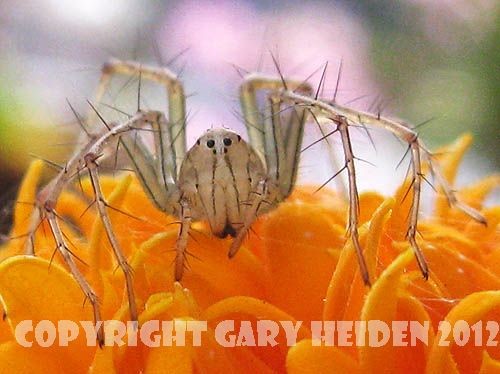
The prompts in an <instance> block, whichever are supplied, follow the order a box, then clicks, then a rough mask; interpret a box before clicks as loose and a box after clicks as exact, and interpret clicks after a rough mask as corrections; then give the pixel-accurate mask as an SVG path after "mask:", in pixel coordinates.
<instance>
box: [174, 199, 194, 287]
mask: <svg viewBox="0 0 500 374" xmlns="http://www.w3.org/2000/svg"><path fill="white" fill-rule="evenodd" d="M180 206H181V225H180V229H179V235H178V237H177V241H176V243H175V280H176V281H180V280H181V279H182V275H183V274H184V265H185V260H186V248H187V242H188V237H189V229H190V227H191V209H190V207H189V201H188V200H187V199H184V198H183V199H181V201H180Z"/></svg>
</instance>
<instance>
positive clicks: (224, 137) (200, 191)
mask: <svg viewBox="0 0 500 374" xmlns="http://www.w3.org/2000/svg"><path fill="white" fill-rule="evenodd" d="M265 174H266V171H265V167H264V164H263V163H262V161H261V159H260V157H259V156H258V155H257V153H256V152H255V151H254V149H253V148H252V147H251V146H250V145H249V144H248V143H247V142H245V141H244V140H243V139H242V138H241V136H240V135H238V134H236V133H235V132H233V131H230V130H226V129H211V130H208V131H207V132H206V133H205V134H204V135H203V136H201V137H200V138H199V139H198V140H197V141H196V143H195V144H194V145H193V147H192V148H191V149H190V150H189V151H188V152H187V154H186V157H185V159H184V162H183V163H182V166H181V170H180V174H179V182H178V185H179V189H180V191H181V194H182V196H183V197H184V198H186V199H188V200H189V201H191V215H192V217H193V219H196V220H202V219H206V220H207V221H208V222H209V224H210V228H211V231H212V233H213V234H214V235H216V236H218V237H221V238H224V237H226V236H228V235H230V236H232V237H235V236H236V235H237V233H238V231H239V229H240V228H241V227H242V225H243V221H244V218H245V214H246V212H247V209H248V205H249V204H250V202H251V201H252V198H253V196H252V191H254V190H255V189H256V187H257V184H258V183H259V181H261V180H262V179H263V178H265Z"/></svg>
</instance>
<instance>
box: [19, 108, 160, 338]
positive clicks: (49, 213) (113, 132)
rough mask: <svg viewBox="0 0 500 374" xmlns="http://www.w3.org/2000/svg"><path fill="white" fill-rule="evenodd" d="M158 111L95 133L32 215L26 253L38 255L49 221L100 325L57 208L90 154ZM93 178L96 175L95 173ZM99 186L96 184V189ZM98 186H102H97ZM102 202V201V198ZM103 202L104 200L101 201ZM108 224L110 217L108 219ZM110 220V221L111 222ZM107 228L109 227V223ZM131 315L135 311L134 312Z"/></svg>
mask: <svg viewBox="0 0 500 374" xmlns="http://www.w3.org/2000/svg"><path fill="white" fill-rule="evenodd" d="M155 115H156V114H155V112H152V113H151V112H144V113H138V114H136V115H135V116H134V117H132V118H130V119H129V120H127V121H125V122H123V123H120V124H111V127H110V129H109V130H108V129H106V130H105V131H102V132H101V133H99V134H95V135H93V136H92V137H91V140H90V141H89V142H88V144H87V145H85V146H84V147H83V148H82V149H81V150H80V151H78V152H76V153H75V154H74V155H73V157H71V158H70V160H69V161H68V163H67V164H66V165H65V166H64V168H62V169H61V170H60V172H59V174H58V175H57V176H56V177H55V178H54V179H53V180H52V181H51V182H50V183H49V184H47V185H46V186H45V187H44V188H43V189H42V190H41V191H40V192H39V193H38V196H37V200H38V201H37V206H38V207H40V209H41V211H40V210H39V209H35V210H34V211H33V213H32V218H31V221H32V224H33V225H32V227H33V230H32V232H31V233H30V235H29V238H28V240H27V242H26V244H25V248H26V249H25V251H26V253H27V254H34V235H35V228H36V227H38V226H39V223H40V221H41V220H43V219H47V221H48V223H49V226H50V230H51V233H52V236H53V237H54V240H55V242H56V246H57V250H58V252H59V253H60V254H61V256H62V257H63V259H64V261H65V262H66V264H67V266H68V268H69V270H70V272H71V274H72V275H73V277H74V278H75V280H76V281H77V283H78V284H79V286H80V288H81V289H82V291H83V293H84V295H85V297H86V298H88V299H89V300H90V302H91V303H92V307H93V309H94V319H95V321H96V323H99V322H102V321H101V315H100V309H99V305H98V300H97V296H96V294H95V292H94V291H93V290H92V288H91V286H90V285H89V283H88V282H87V281H86V280H85V278H84V277H83V275H82V274H81V272H80V271H79V269H78V267H77V266H76V264H75V262H74V261H73V258H72V257H71V254H70V252H69V250H68V247H67V245H66V241H65V240H64V234H63V232H62V230H61V228H60V226H59V223H58V221H57V217H56V213H55V206H56V204H57V201H58V199H59V196H60V195H61V193H62V191H63V189H64V188H65V187H66V186H67V185H68V184H69V183H70V182H71V180H72V179H73V178H74V177H75V176H76V175H78V173H79V172H80V171H81V170H83V169H84V168H87V167H88V166H91V163H89V165H87V161H88V157H89V156H88V155H99V154H101V151H102V148H103V147H104V146H105V145H106V143H107V142H108V141H109V140H110V139H112V138H114V137H116V136H119V135H121V134H123V133H125V132H127V131H130V130H132V129H134V128H138V127H141V126H143V125H144V124H145V123H149V122H151V120H153V119H154V118H155ZM91 175H92V174H91ZM95 186H96V185H95V184H94V187H95ZM97 186H98V184H97ZM98 200H99V199H98ZM101 202H103V200H101ZM102 217H107V215H106V214H104V215H103V214H101V218H102ZM104 221H106V218H104ZM108 221H109V220H108ZM105 225H106V224H105ZM131 313H135V314H136V312H133V310H131ZM97 338H98V341H99V344H102V343H103V341H104V340H103V339H104V330H103V329H102V326H100V327H99V331H98V332H97Z"/></svg>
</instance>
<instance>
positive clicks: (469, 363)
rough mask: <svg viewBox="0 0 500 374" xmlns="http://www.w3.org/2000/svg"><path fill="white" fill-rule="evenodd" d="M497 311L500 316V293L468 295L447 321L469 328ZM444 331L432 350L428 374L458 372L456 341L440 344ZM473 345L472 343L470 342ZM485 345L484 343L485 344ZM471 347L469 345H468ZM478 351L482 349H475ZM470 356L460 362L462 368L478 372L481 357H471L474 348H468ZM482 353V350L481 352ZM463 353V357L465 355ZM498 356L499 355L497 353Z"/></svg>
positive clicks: (450, 313)
mask: <svg viewBox="0 0 500 374" xmlns="http://www.w3.org/2000/svg"><path fill="white" fill-rule="evenodd" d="M493 311H495V312H496V313H497V320H498V315H499V314H500V291H482V292H476V293H473V294H470V295H467V296H466V297H465V298H464V299H463V300H461V301H460V302H459V303H458V304H457V305H456V306H455V307H454V308H453V309H452V310H451V311H450V312H449V313H448V315H447V316H446V318H445V321H448V322H449V323H450V325H451V326H452V327H453V326H455V323H456V322H457V321H459V320H463V321H465V322H466V323H468V325H469V326H471V325H473V324H474V323H476V322H478V321H481V320H483V319H485V317H487V316H488V315H490V313H491V312H493ZM441 337H442V331H438V333H437V336H436V339H435V340H434V344H433V345H432V348H431V350H430V354H429V360H428V362H427V373H429V374H430V373H445V372H450V370H456V371H457V370H458V368H457V363H456V362H455V360H454V358H453V356H452V353H451V350H452V349H453V348H457V347H456V346H455V345H454V344H453V343H454V339H449V337H448V338H446V337H445V339H447V341H449V342H450V345H449V346H446V345H444V344H442V343H440V341H441ZM469 343H471V342H469ZM472 343H474V342H472ZM483 343H484V342H483ZM467 345H469V344H467ZM461 348H465V347H461ZM475 348H476V351H477V349H478V348H480V347H475ZM467 351H469V352H468V355H467V360H466V361H465V362H464V360H463V359H462V360H460V361H459V363H460V364H461V366H466V368H464V370H468V371H471V372H477V370H478V369H479V364H480V362H481V357H475V358H474V357H473V356H471V355H470V353H471V352H473V350H472V347H467ZM479 352H481V350H480V351H479ZM463 353H464V352H463V351H462V355H463ZM497 354H498V353H497ZM455 358H460V354H458V355H455Z"/></svg>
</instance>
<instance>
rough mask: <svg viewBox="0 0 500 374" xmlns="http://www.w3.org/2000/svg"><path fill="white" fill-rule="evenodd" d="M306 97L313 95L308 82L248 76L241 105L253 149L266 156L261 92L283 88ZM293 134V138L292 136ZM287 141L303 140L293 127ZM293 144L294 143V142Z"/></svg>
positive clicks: (286, 136)
mask: <svg viewBox="0 0 500 374" xmlns="http://www.w3.org/2000/svg"><path fill="white" fill-rule="evenodd" d="M284 85H286V87H287V88H288V89H290V90H292V91H298V92H301V93H303V94H305V95H309V94H312V88H311V86H310V85H309V84H308V83H306V82H300V81H294V80H285V79H280V78H276V77H269V76H266V75H261V74H250V75H247V76H246V77H245V79H244V81H243V83H242V84H241V86H240V104H241V110H242V113H243V118H244V120H245V126H246V128H247V132H248V137H249V139H250V143H251V145H252V147H253V148H254V149H255V150H257V151H258V152H259V153H260V154H261V155H265V148H266V147H265V143H266V142H265V138H264V134H265V118H264V115H263V114H262V111H261V110H260V109H259V104H258V99H257V94H258V92H259V91H279V90H281V89H283V86H284ZM291 133H293V136H292V135H291ZM284 138H285V139H291V140H294V139H295V138H302V136H299V134H297V133H296V132H295V131H294V130H293V129H292V128H291V127H290V128H287V129H286V130H285V135H284ZM287 144H289V143H287ZM292 144H293V142H292Z"/></svg>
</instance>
